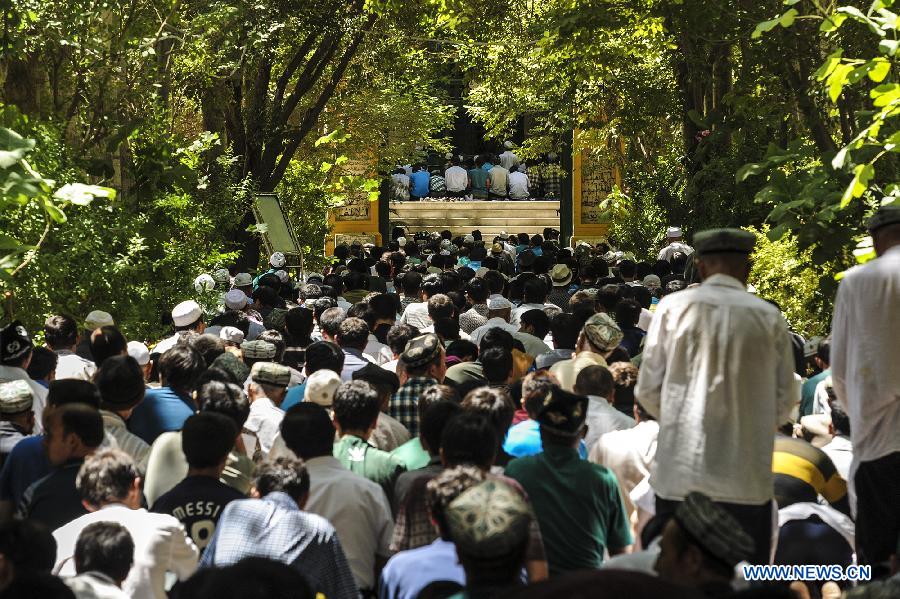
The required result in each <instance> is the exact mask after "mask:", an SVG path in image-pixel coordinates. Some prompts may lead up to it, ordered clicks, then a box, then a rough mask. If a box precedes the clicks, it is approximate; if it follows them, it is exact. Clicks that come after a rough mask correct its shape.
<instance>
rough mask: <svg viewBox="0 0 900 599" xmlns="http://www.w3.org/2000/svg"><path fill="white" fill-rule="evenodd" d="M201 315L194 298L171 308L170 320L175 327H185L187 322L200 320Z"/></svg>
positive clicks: (201, 311) (201, 312)
mask: <svg viewBox="0 0 900 599" xmlns="http://www.w3.org/2000/svg"><path fill="white" fill-rule="evenodd" d="M210 278H212V277H210ZM201 316H203V310H201V309H200V304H198V303H197V302H195V301H194V300H187V301H186V302H181V303H180V304H178V305H177V306H175V307H174V308H172V322H173V323H174V324H175V326H176V327H186V326H187V325H189V324H193V323H195V322H197V321H198V320H200V317H201Z"/></svg>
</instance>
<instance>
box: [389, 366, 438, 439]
mask: <svg viewBox="0 0 900 599" xmlns="http://www.w3.org/2000/svg"><path fill="white" fill-rule="evenodd" d="M436 384H437V381H436V380H434V379H433V378H431V377H427V376H414V377H410V378H409V379H407V380H406V382H405V383H403V385H402V386H401V387H400V388H399V389H397V392H396V393H394V395H393V396H392V397H391V402H390V404H389V405H388V414H390V415H391V416H393V417H394V418H396V419H397V420H398V421H399V422H400V424H402V425H403V426H405V427H406V430H408V431H409V434H410V435H411V436H413V437H415V436H417V435H418V434H419V397H421V395H422V392H423V391H425V389H427V388H428V387H430V386H432V385H436Z"/></svg>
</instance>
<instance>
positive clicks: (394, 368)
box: [381, 358, 400, 374]
mask: <svg viewBox="0 0 900 599" xmlns="http://www.w3.org/2000/svg"><path fill="white" fill-rule="evenodd" d="M399 363H400V358H397V359H394V360H391V361H390V362H385V363H384V364H382V365H381V367H382V368H384V369H385V370H390V371H391V372H393V373H394V374H397V364H399Z"/></svg>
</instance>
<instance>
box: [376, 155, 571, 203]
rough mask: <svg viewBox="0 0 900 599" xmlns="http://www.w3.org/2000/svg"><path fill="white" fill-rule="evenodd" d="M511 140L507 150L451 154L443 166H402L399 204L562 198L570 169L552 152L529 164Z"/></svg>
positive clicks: (396, 190) (396, 189)
mask: <svg viewBox="0 0 900 599" xmlns="http://www.w3.org/2000/svg"><path fill="white" fill-rule="evenodd" d="M513 149H514V145H513V143H512V142H511V141H507V142H505V143H504V151H503V153H502V154H492V153H490V152H485V153H482V154H479V155H477V156H470V157H468V158H464V157H463V156H460V155H456V154H453V153H452V152H451V153H448V154H447V155H446V157H445V158H446V163H445V164H444V165H443V167H439V166H429V165H427V164H425V163H424V162H422V163H417V164H415V165H413V164H407V165H405V166H398V167H397V168H396V169H395V170H394V172H393V174H392V175H391V198H392V199H393V200H394V201H397V202H406V201H419V200H424V199H431V200H446V199H449V200H515V201H520V200H539V199H543V200H559V199H560V184H561V182H562V180H563V178H564V175H565V173H564V171H563V169H562V166H560V164H559V158H558V156H557V155H556V154H555V153H553V152H551V153H549V154H547V155H546V157H545V158H544V159H543V160H539V161H537V162H536V163H533V164H531V165H530V166H529V165H526V164H525V163H524V162H523V161H521V160H520V159H519V157H518V156H517V155H516V154H515V152H513Z"/></svg>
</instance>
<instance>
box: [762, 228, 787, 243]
mask: <svg viewBox="0 0 900 599" xmlns="http://www.w3.org/2000/svg"><path fill="white" fill-rule="evenodd" d="M785 233H787V227H785V226H784V225H778V226H777V227H772V228H771V229H769V231H768V232H767V233H766V237H768V238H769V241H778V240H779V239H781V238H782V237H784V234H785Z"/></svg>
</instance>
